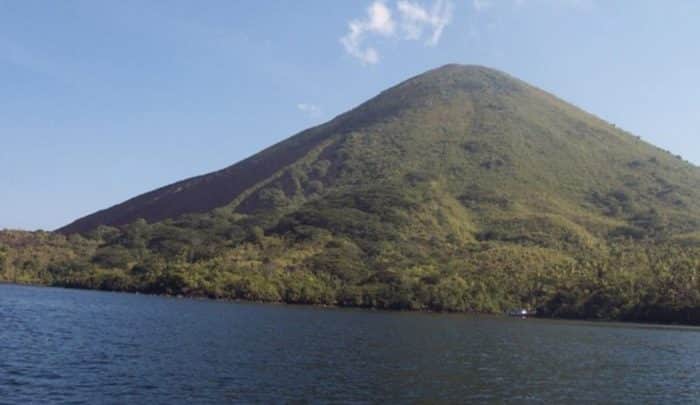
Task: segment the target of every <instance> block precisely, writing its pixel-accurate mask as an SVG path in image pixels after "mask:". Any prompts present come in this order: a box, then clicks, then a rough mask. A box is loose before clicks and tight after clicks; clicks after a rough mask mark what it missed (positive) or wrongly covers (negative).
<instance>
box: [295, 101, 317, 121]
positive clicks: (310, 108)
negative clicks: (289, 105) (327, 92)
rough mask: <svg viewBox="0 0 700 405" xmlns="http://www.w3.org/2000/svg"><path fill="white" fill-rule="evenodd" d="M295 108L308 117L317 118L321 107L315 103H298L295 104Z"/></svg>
mask: <svg viewBox="0 0 700 405" xmlns="http://www.w3.org/2000/svg"><path fill="white" fill-rule="evenodd" d="M297 109H298V110H299V111H301V112H303V113H304V114H306V115H307V116H308V117H309V118H318V117H320V116H321V115H322V112H321V107H319V106H317V105H315V104H308V103H299V104H297Z"/></svg>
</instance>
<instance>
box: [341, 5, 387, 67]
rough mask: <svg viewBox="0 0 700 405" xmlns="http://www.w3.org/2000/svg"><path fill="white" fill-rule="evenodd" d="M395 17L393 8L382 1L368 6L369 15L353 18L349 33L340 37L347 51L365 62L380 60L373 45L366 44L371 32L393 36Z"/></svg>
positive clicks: (370, 62)
mask: <svg viewBox="0 0 700 405" xmlns="http://www.w3.org/2000/svg"><path fill="white" fill-rule="evenodd" d="M394 27H395V23H394V19H393V17H392V15H391V10H390V9H389V8H388V7H387V6H386V4H384V3H383V2H381V1H375V2H374V3H372V5H370V6H369V7H368V8H367V15H366V16H365V18H364V19H362V20H353V21H350V23H349V24H348V28H349V31H348V33H347V34H346V35H345V36H344V37H342V38H341V39H340V42H341V43H342V44H343V47H345V51H346V52H347V53H348V54H350V55H351V56H354V57H355V58H357V59H359V60H360V61H362V63H365V64H373V63H377V62H379V52H377V50H376V49H375V48H373V47H371V46H364V44H363V42H364V40H365V37H366V36H367V35H369V34H376V35H381V36H386V37H388V36H392V35H393V34H394Z"/></svg>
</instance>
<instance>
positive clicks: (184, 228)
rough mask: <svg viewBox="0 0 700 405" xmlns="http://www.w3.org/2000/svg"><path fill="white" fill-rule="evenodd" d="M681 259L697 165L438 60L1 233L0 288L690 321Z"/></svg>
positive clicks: (694, 204) (699, 254) (698, 240)
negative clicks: (299, 127) (202, 160)
mask: <svg viewBox="0 0 700 405" xmlns="http://www.w3.org/2000/svg"><path fill="white" fill-rule="evenodd" d="M139 218H142V219H139ZM698 270H700V169H699V168H697V167H695V166H693V165H692V164H690V163H688V162H685V161H683V159H682V158H680V157H679V156H675V155H673V154H671V153H669V152H667V151H664V150H661V149H659V148H656V147H654V146H653V145H650V144H648V143H646V142H644V141H643V140H641V139H639V138H638V137H636V136H633V135H631V134H629V133H627V132H625V131H622V130H620V129H619V128H616V127H615V126H613V125H611V124H609V123H607V122H605V121H603V120H600V119H598V118H596V117H594V116H592V115H590V114H587V113H586V112H584V111H582V110H580V109H578V108H576V107H573V106H571V105H569V104H567V103H565V102H563V101H561V100H559V99H557V98H556V97H554V96H552V95H550V94H548V93H546V92H544V91H542V90H539V89H537V88H534V87H532V86H529V85H527V84H525V83H523V82H521V81H519V80H517V79H514V78H512V77H510V76H508V75H505V74H503V73H500V72H497V71H494V70H491V69H486V68H482V67H474V66H456V65H449V66H445V67H443V68H440V69H436V70H433V71H430V72H428V73H426V74H423V75H420V76H417V77H415V78H413V79H410V80H408V81H406V82H404V83H401V84H399V85H398V86H396V87H394V88H392V89H389V90H387V91H385V92H383V93H382V94H380V95H379V96H378V97H376V98H374V99H372V100H370V101H368V102H367V103H365V104H363V105H361V106H359V107H358V108H356V109H354V110H352V111H350V112H348V113H346V114H343V115H340V116H338V117H337V118H335V119H333V120H332V121H330V122H328V123H326V124H323V125H321V126H318V127H315V128H311V129H309V130H307V131H304V132H302V133H300V134H298V135H296V136H293V137H291V138H289V139H287V140H285V141H283V142H281V143H279V144H277V145H274V146H272V147H271V148H269V149H267V150H265V151H263V152H261V153H259V154H257V155H255V156H252V157H251V158H249V159H246V160H244V161H242V162H240V163H238V164H236V165H233V166H231V167H229V168H226V169H224V170H221V171H218V172H215V173H212V174H209V175H205V176H199V177H196V178H192V179H188V180H184V181H182V182H178V183H176V184H174V185H171V186H166V187H163V188H161V189H158V190H155V191H153V192H150V193H147V194H144V195H142V196H138V197H136V198H134V199H132V200H129V201H127V202H125V203H122V204H119V205H117V206H115V207H112V208H109V209H107V210H103V211H100V212H97V213H95V214H93V215H91V216H88V217H86V218H82V219H80V220H78V221H76V222H74V223H73V224H70V225H69V226H67V227H64V228H62V229H61V230H60V232H59V233H51V232H31V233H30V232H20V231H3V232H0V280H4V281H8V282H17V283H37V284H47V285H56V286H67V287H77V288H91V289H103V290H117V291H139V292H144V293H153V294H172V295H187V296H201V297H212V298H226V299H246V300H257V301H268V302H288V303H304V304H324V305H343V306H358V307H371V308H388V309H412V310H435V311H475V312H489V313H499V312H503V311H506V310H508V309H512V308H520V307H527V308H531V309H535V310H537V311H538V314H540V315H541V316H551V317H568V318H592V319H619V320H640V321H658V322H680V323H696V324H700V284H699V283H700V281H699V280H698V279H697V272H698Z"/></svg>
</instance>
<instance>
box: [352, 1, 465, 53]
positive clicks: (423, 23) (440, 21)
mask: <svg viewBox="0 0 700 405" xmlns="http://www.w3.org/2000/svg"><path fill="white" fill-rule="evenodd" d="M395 11H397V12H398V16H399V17H398V18H399V23H398V24H397V22H396V21H395V20H394V13H392V9H391V8H390V6H388V5H387V3H386V2H384V1H383V0H377V1H374V2H373V3H372V4H371V5H370V6H369V7H368V8H367V15H366V16H365V18H364V19H361V20H352V21H350V23H349V24H348V33H347V34H345V36H343V37H342V38H341V39H340V43H341V44H342V45H343V48H345V51H346V52H347V53H348V54H349V55H351V56H353V57H355V58H357V59H359V60H360V61H361V62H362V63H363V64H365V65H367V64H375V63H378V62H379V58H380V56H379V51H377V49H376V48H375V47H374V46H372V45H366V44H365V43H366V41H367V40H368V38H369V37H371V36H374V37H384V38H398V39H404V40H415V41H419V40H423V39H424V40H425V44H426V45H427V46H434V45H437V43H438V42H439V41H440V37H441V36H442V32H443V31H444V29H445V27H446V26H447V25H448V24H449V23H450V21H451V20H452V2H451V0H435V1H434V2H433V4H432V7H430V8H426V7H424V6H423V5H421V4H420V3H418V2H415V1H411V0H399V1H397V3H396V10H395ZM397 25H398V26H399V27H400V30H399V31H400V32H397V29H396V27H397Z"/></svg>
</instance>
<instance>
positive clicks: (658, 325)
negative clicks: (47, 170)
mask: <svg viewBox="0 0 700 405" xmlns="http://www.w3.org/2000/svg"><path fill="white" fill-rule="evenodd" d="M3 285H8V286H17V287H33V288H52V289H61V290H71V291H89V292H96V293H111V294H129V295H142V296H147V297H158V298H168V299H178V300H192V301H209V302H220V303H231V304H255V305H278V306H289V307H309V308H318V309H337V310H360V311H370V312H387V313H405V314H426V315H455V316H457V315H469V316H484V317H493V318H497V319H514V320H522V321H527V320H530V321H532V320H536V321H543V322H557V323H587V324H590V325H596V326H603V327H619V328H635V329H656V330H688V331H697V332H700V325H698V324H684V323H664V322H648V321H636V320H629V321H628V320H619V319H592V318H558V317H545V316H537V315H531V316H527V317H523V318H521V317H514V316H509V315H507V314H506V313H505V312H504V313H489V312H459V311H434V310H430V309H393V308H377V307H363V306H352V305H337V304H336V305H329V304H308V303H297V302H286V301H261V300H246V299H241V298H217V297H208V296H203V295H186V294H185V295H173V294H149V293H144V292H139V291H123V290H101V289H91V288H79V287H67V286H61V285H47V284H37V283H21V282H12V281H0V286H3Z"/></svg>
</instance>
